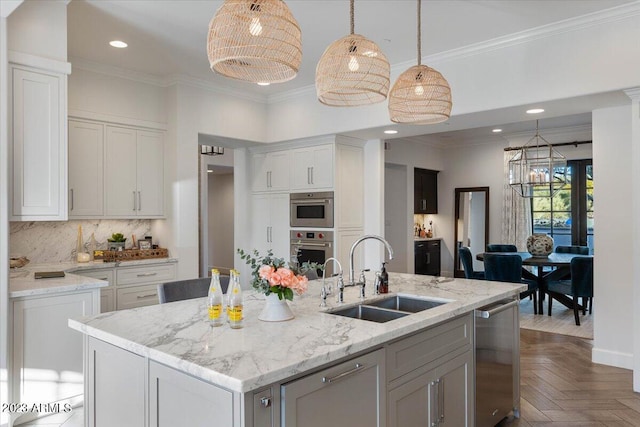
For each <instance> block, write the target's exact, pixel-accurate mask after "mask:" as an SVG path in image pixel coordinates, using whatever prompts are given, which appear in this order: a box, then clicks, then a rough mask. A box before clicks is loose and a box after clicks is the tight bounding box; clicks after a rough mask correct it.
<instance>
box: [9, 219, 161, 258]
mask: <svg viewBox="0 0 640 427" xmlns="http://www.w3.org/2000/svg"><path fill="white" fill-rule="evenodd" d="M78 225H81V226H82V237H83V240H84V242H85V248H88V243H89V241H90V240H91V233H94V236H95V239H96V242H97V244H96V249H106V248H107V239H108V238H109V237H111V234H113V233H122V234H124V236H125V237H126V238H127V243H126V247H127V248H130V247H131V246H132V241H131V235H132V234H134V235H135V236H136V239H144V237H145V235H150V234H151V220H148V219H146V220H145V219H130V220H106V219H103V220H72V221H66V222H60V221H37V222H11V223H10V229H9V253H10V256H12V257H14V256H26V257H27V258H29V260H30V261H31V262H32V263H45V262H66V261H75V258H76V256H75V254H76V244H77V238H78ZM154 243H156V242H155V241H154Z"/></svg>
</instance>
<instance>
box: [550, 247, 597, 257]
mask: <svg viewBox="0 0 640 427" xmlns="http://www.w3.org/2000/svg"><path fill="white" fill-rule="evenodd" d="M555 251H556V253H559V254H577V255H589V247H588V246H575V245H574V246H556V249H555Z"/></svg>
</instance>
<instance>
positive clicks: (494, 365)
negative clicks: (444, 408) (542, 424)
mask: <svg viewBox="0 0 640 427" xmlns="http://www.w3.org/2000/svg"><path fill="white" fill-rule="evenodd" d="M518 316H519V301H518V300H503V301H499V302H496V303H493V304H491V305H488V306H486V307H482V308H479V309H477V310H476V311H475V332H476V333H475V364H476V427H493V426H495V425H496V424H497V423H499V422H500V421H501V420H502V419H504V418H505V417H509V416H510V415H513V416H515V417H516V418H519V417H520V358H519V354H520V352H519V348H520V320H519V318H518Z"/></svg>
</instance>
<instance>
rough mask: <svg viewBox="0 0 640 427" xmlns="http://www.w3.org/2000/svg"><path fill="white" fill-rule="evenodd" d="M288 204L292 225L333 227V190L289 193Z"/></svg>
mask: <svg viewBox="0 0 640 427" xmlns="http://www.w3.org/2000/svg"><path fill="white" fill-rule="evenodd" d="M289 206H290V215H289V218H290V223H291V226H292V227H313V228H332V227H333V191H321V192H316V193H291V194H290V196H289Z"/></svg>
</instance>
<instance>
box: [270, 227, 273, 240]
mask: <svg viewBox="0 0 640 427" xmlns="http://www.w3.org/2000/svg"><path fill="white" fill-rule="evenodd" d="M269 243H273V227H269Z"/></svg>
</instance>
